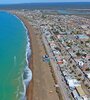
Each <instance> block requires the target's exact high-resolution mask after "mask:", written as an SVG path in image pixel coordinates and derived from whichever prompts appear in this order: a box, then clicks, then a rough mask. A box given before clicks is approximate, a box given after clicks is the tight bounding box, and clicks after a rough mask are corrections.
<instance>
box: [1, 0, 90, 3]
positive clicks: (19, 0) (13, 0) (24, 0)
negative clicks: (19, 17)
mask: <svg viewBox="0 0 90 100" xmlns="http://www.w3.org/2000/svg"><path fill="white" fill-rule="evenodd" d="M39 2H90V0H0V4H15V3H39Z"/></svg>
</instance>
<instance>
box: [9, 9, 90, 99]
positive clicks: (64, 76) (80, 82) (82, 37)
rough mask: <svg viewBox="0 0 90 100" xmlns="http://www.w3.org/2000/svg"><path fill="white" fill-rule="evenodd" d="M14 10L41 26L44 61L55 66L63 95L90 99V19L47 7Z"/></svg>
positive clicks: (57, 84) (54, 71)
mask: <svg viewBox="0 0 90 100" xmlns="http://www.w3.org/2000/svg"><path fill="white" fill-rule="evenodd" d="M10 12H14V13H15V14H18V15H21V16H24V17H25V18H26V19H27V20H29V22H30V24H31V25H32V26H33V28H35V29H37V30H39V33H40V36H41V39H42V43H43V45H44V47H45V50H46V55H43V56H42V61H43V62H45V63H48V64H50V66H51V68H52V70H53V72H52V73H53V74H54V75H53V78H54V80H55V88H56V92H57V94H58V96H59V98H60V95H62V99H63V100H90V19H87V18H84V17H81V16H78V15H61V14H52V13H51V14H50V13H49V12H48V11H46V10H32V11H30V10H24V9H23V10H14V11H13V10H12V11H10ZM60 100H61V99H60Z"/></svg>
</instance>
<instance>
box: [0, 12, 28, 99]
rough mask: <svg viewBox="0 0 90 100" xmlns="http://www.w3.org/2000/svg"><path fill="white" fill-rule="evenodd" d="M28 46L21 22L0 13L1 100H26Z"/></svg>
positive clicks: (7, 14) (9, 15) (4, 13)
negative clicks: (25, 74)
mask: <svg viewBox="0 0 90 100" xmlns="http://www.w3.org/2000/svg"><path fill="white" fill-rule="evenodd" d="M27 46H28V47H29V45H27V34H26V29H25V27H24V26H23V24H22V23H21V21H20V20H19V19H18V18H16V17H15V16H14V15H11V14H9V13H6V12H0V100H24V98H23V95H24V94H25V86H24V83H25V80H24V81H23V72H24V71H27V72H28V69H26V70H25V68H26V66H27V64H28V62H27V61H26V60H27V59H26V54H27V53H26V48H27ZM27 51H28V48H27ZM29 72H30V71H29ZM27 76H29V74H27ZM26 81H27V80H26Z"/></svg>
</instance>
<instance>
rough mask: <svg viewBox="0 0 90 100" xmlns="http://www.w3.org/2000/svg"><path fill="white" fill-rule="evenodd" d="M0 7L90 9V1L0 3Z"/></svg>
mask: <svg viewBox="0 0 90 100" xmlns="http://www.w3.org/2000/svg"><path fill="white" fill-rule="evenodd" d="M0 9H30V10H34V9H41V10H42V9H44V10H45V9H49V10H66V9H90V2H54V3H23V4H8V5H3V4H2V5H0Z"/></svg>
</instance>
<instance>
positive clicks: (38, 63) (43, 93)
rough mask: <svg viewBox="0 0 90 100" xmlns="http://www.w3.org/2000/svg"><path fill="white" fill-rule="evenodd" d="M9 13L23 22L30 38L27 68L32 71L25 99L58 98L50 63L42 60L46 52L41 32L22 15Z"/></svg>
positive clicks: (45, 99) (43, 99)
mask: <svg viewBox="0 0 90 100" xmlns="http://www.w3.org/2000/svg"><path fill="white" fill-rule="evenodd" d="M11 13H12V14H14V15H16V16H17V17H18V18H20V20H21V21H22V22H23V23H24V25H25V26H26V28H27V30H28V37H29V39H30V47H31V52H32V53H31V55H30V60H29V68H30V69H31V71H32V80H31V81H30V84H29V86H28V88H27V91H26V97H27V100H59V97H58V94H57V92H56V88H55V81H54V79H53V76H52V72H51V68H50V65H49V64H48V63H45V62H43V61H42V56H43V55H46V54H47V53H46V51H45V48H44V45H43V43H42V41H43V40H42V39H41V33H40V32H39V30H37V29H35V28H33V26H32V25H30V23H29V21H28V19H26V18H25V17H24V16H23V15H19V14H16V13H15V12H11ZM41 87H42V88H41Z"/></svg>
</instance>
